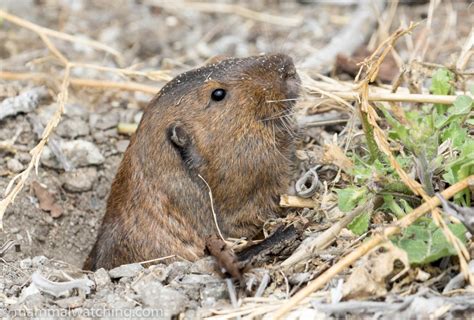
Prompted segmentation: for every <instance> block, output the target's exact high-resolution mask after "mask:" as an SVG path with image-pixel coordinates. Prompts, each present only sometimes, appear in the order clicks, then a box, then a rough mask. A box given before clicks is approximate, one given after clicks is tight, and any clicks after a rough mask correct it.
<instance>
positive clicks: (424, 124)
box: [337, 69, 474, 264]
mask: <svg viewBox="0 0 474 320" xmlns="http://www.w3.org/2000/svg"><path fill="white" fill-rule="evenodd" d="M454 81H455V76H454V74H453V73H451V72H450V71H449V70H447V69H440V70H437V71H436V72H435V73H434V74H433V78H432V85H431V88H430V89H431V92H432V93H433V94H436V95H451V94H454V92H455V87H454V85H455V82H454ZM378 109H379V110H380V111H381V113H382V114H383V115H384V118H385V120H386V121H387V124H388V125H389V128H390V129H389V133H388V137H389V139H390V142H391V144H392V145H393V146H395V147H397V148H396V149H398V152H396V153H394V154H395V156H396V158H397V162H398V163H399V164H400V166H401V167H402V168H403V169H404V171H405V172H412V173H416V176H417V178H418V180H419V182H420V183H421V184H422V186H423V188H424V189H425V191H426V192H427V193H428V194H430V195H434V193H435V191H437V186H445V185H453V184H455V183H456V182H458V181H460V180H462V179H464V178H466V177H468V176H469V175H471V174H474V138H473V137H472V136H471V135H470V134H469V128H471V130H472V126H473V125H474V119H473V117H472V114H473V112H474V102H473V100H472V98H471V97H469V96H467V95H460V96H458V97H457V98H456V100H455V101H454V103H453V104H452V105H443V104H434V105H423V106H421V107H418V108H417V109H412V110H410V111H407V112H406V113H405V116H404V119H402V120H399V119H398V118H396V117H395V116H393V115H392V112H391V111H392V110H388V109H386V108H384V107H383V106H381V105H380V106H378ZM373 155H374V152H370V153H369V154H364V155H357V154H352V155H349V156H350V157H351V158H352V160H353V161H354V168H353V170H352V172H351V176H352V185H351V186H349V187H347V188H345V189H340V190H337V193H338V206H339V209H340V210H341V211H343V212H348V211H350V210H352V209H354V208H355V207H356V206H358V205H360V204H362V203H364V202H365V201H367V199H368V197H374V196H380V197H381V198H382V199H383V203H382V205H381V207H380V208H379V209H378V210H379V211H382V212H385V213H387V214H390V215H393V216H394V218H396V219H399V218H402V217H403V216H405V215H406V214H407V213H408V212H410V211H411V210H412V208H413V207H414V206H415V205H418V204H419V203H420V199H418V198H417V197H415V196H414V195H413V193H412V192H411V191H410V190H409V189H408V188H407V187H406V186H405V185H404V184H403V183H402V181H401V180H400V178H399V176H398V174H397V173H396V172H395V170H394V169H393V168H392V166H391V165H390V164H389V162H388V161H387V159H386V158H385V157H384V156H383V155H381V154H379V156H378V158H376V159H374V157H373ZM454 200H455V202H456V203H458V204H460V205H463V206H470V205H471V194H470V191H469V190H465V191H464V192H462V193H459V194H457V195H456V197H455V198H454ZM370 218H371V217H370V213H368V212H365V213H363V214H361V215H359V216H358V217H357V218H355V219H354V220H353V221H352V223H351V224H350V225H349V229H351V231H353V232H354V233H356V234H358V235H360V234H363V233H365V232H367V231H368V229H369V226H370V223H369V222H370ZM448 227H449V228H450V229H451V231H452V232H453V233H454V234H455V235H456V236H457V237H458V238H460V239H461V240H463V241H466V239H465V237H464V236H463V234H464V232H465V228H464V226H463V225H460V224H448ZM392 241H393V242H394V243H395V244H397V245H398V246H399V247H400V248H402V249H404V250H406V251H407V253H408V256H409V258H410V262H411V263H416V264H423V263H429V262H431V261H434V260H436V259H439V258H441V257H444V256H448V255H452V254H455V251H454V248H452V247H451V245H450V244H449V243H448V242H447V240H446V239H445V238H444V235H443V234H442V232H441V230H439V229H438V227H437V226H436V225H435V224H434V223H433V222H432V221H431V220H429V221H428V220H426V219H420V220H419V221H417V222H415V223H414V224H413V225H412V226H410V227H409V228H407V229H406V230H404V233H403V234H402V235H400V236H398V237H394V238H393V239H392ZM433 241H435V242H433ZM433 243H435V244H436V246H437V247H429V248H428V247H426V248H424V247H423V246H425V245H427V244H431V245H432V244H433ZM416 252H418V253H416Z"/></svg>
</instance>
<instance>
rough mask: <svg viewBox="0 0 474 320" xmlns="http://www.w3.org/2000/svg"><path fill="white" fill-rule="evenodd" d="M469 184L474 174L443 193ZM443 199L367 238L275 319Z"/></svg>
mask: <svg viewBox="0 0 474 320" xmlns="http://www.w3.org/2000/svg"><path fill="white" fill-rule="evenodd" d="M469 186H474V175H471V176H469V177H467V178H466V179H464V180H462V181H459V182H458V183H456V184H454V185H452V186H450V187H449V188H447V189H446V190H444V191H443V192H442V193H441V195H442V196H443V197H444V198H445V199H450V198H451V197H453V196H454V195H456V194H457V193H459V192H461V191H462V190H464V189H465V188H467V187H469ZM440 204H441V201H440V200H439V198H438V197H436V196H435V197H432V198H430V199H429V200H428V201H426V202H425V203H423V204H422V205H421V206H419V207H418V208H416V209H415V210H413V211H412V212H410V213H409V214H407V215H406V216H405V217H404V218H402V219H401V220H399V221H398V222H397V223H396V224H395V225H392V226H389V227H387V228H385V229H384V230H383V231H382V232H381V233H380V234H376V235H374V236H373V237H372V238H370V239H369V240H367V241H366V242H364V243H362V245H361V246H360V247H358V248H357V249H356V250H354V251H353V252H351V253H349V254H348V255H347V256H345V257H344V258H342V259H341V260H339V262H337V263H336V264H335V265H333V266H332V267H331V268H329V269H328V270H327V271H326V272H324V273H323V274H322V275H321V276H319V277H318V278H316V279H315V280H313V281H311V282H310V283H309V284H308V285H307V286H306V287H305V288H303V289H302V290H301V291H299V292H298V293H297V294H295V295H294V296H293V298H291V299H290V300H289V301H288V302H286V303H285V304H284V305H283V306H282V307H281V308H280V309H278V310H277V312H276V313H275V314H274V315H273V318H274V319H279V318H281V317H283V316H284V315H285V314H286V313H288V312H289V311H290V310H291V309H292V308H293V307H295V306H296V305H298V304H299V303H300V302H301V301H302V300H303V299H305V298H306V297H307V296H309V295H310V294H311V293H313V292H314V291H316V290H318V289H321V288H322V287H323V286H324V285H325V284H326V283H328V282H329V281H330V280H331V279H332V278H334V277H335V276H336V275H337V274H339V273H340V272H341V271H342V270H344V269H346V268H347V267H349V266H350V265H352V264H353V263H354V262H355V261H356V260H357V259H359V258H361V257H362V256H364V255H365V254H366V253H367V252H369V251H371V250H372V249H374V248H375V247H377V246H378V245H380V244H382V243H383V242H385V241H387V238H389V237H391V236H393V235H395V234H397V233H400V232H401V230H402V229H403V228H406V227H407V226H409V225H410V224H412V223H413V222H414V221H416V220H417V219H418V218H420V217H421V216H423V215H424V214H425V213H427V212H428V211H430V210H433V208H435V207H436V206H439V205H440Z"/></svg>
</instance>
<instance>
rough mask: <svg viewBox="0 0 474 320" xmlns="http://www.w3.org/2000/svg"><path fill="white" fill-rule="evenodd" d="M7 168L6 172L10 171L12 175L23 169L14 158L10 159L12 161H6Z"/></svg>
mask: <svg viewBox="0 0 474 320" xmlns="http://www.w3.org/2000/svg"><path fill="white" fill-rule="evenodd" d="M7 168H8V170H10V171H11V172H14V173H18V172H21V171H23V169H24V167H23V165H22V164H21V162H20V161H18V160H17V159H15V158H12V159H10V160H8V162H7Z"/></svg>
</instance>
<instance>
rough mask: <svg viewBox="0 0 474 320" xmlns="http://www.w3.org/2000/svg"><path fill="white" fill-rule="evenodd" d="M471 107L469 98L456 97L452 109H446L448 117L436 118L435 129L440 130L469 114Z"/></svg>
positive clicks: (471, 103)
mask: <svg viewBox="0 0 474 320" xmlns="http://www.w3.org/2000/svg"><path fill="white" fill-rule="evenodd" d="M472 107H473V101H472V98H471V97H469V96H458V97H457V98H456V100H454V103H453V105H452V107H450V108H449V109H447V113H448V116H438V117H436V119H435V127H436V128H438V129H440V128H442V127H444V126H445V125H447V124H449V123H451V122H452V121H454V120H455V119H459V118H462V117H464V116H466V115H468V114H469V112H470V111H471V109H472Z"/></svg>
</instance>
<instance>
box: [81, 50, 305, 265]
mask: <svg viewBox="0 0 474 320" xmlns="http://www.w3.org/2000/svg"><path fill="white" fill-rule="evenodd" d="M298 87H299V78H298V76H297V74H296V72H295V68H294V65H293V62H292V60H291V58H289V57H288V56H286V55H266V56H258V57H249V58H243V59H227V60H224V61H221V62H218V63H216V64H212V65H206V66H204V67H201V68H198V69H195V70H191V71H189V72H186V73H183V74H181V75H179V76H178V77H176V78H175V79H173V80H172V81H170V82H169V83H168V84H167V85H166V86H165V87H163V89H162V90H161V91H160V93H158V95H157V96H156V97H155V98H154V99H153V100H152V101H151V102H150V104H149V106H148V107H147V109H146V110H145V113H144V115H143V118H142V121H141V122H140V125H139V126H138V129H137V132H136V133H135V135H134V136H133V137H132V138H131V141H130V145H129V147H128V149H127V151H126V152H125V155H124V158H123V160H122V163H121V165H120V167H119V169H118V172H117V175H116V177H115V180H114V182H113V184H112V190H111V193H110V196H109V199H108V203H107V212H106V214H105V216H104V219H103V223H102V226H101V228H100V230H99V235H98V238H97V242H96V243H95V245H94V247H93V249H92V252H91V253H90V256H89V258H88V259H87V261H86V263H85V266H84V267H85V268H86V269H91V270H96V269H98V268H101V267H103V268H106V269H109V268H113V267H116V266H118V265H121V264H125V263H132V262H139V261H145V260H149V259H154V258H159V257H163V256H167V255H173V254H176V255H179V256H180V257H183V258H185V259H189V260H196V259H197V258H199V257H202V256H203V255H204V240H205V237H206V236H207V235H210V234H216V233H217V231H216V230H217V229H216V226H215V223H214V219H213V214H212V210H211V202H210V198H209V194H208V193H209V190H208V188H207V186H206V185H205V183H204V182H203V181H202V180H201V178H199V176H198V175H201V176H202V177H203V178H204V179H205V180H206V181H207V183H208V184H209V186H210V188H211V190H212V195H213V202H214V208H215V212H216V214H217V220H218V225H219V228H220V230H221V231H222V233H223V234H224V236H226V237H253V236H255V235H256V234H257V233H258V232H259V230H260V228H261V227H262V225H263V222H264V221H265V220H266V219H268V218H269V217H272V216H274V215H275V214H278V213H280V212H281V209H280V208H279V206H278V196H279V194H281V193H282V192H285V190H286V189H287V187H288V185H289V178H290V166H291V159H292V158H293V154H294V150H293V148H294V145H293V134H292V132H291V128H290V126H289V123H288V119H289V117H288V114H289V113H290V112H291V108H292V106H293V104H294V102H293V101H278V100H284V99H294V98H296V97H297V95H298ZM217 88H223V89H225V90H226V92H227V93H226V96H225V98H224V99H223V100H222V101H213V100H212V99H211V93H212V92H213V90H215V89H217ZM275 100H277V101H275ZM285 115H286V116H285ZM282 116H283V117H282ZM171 128H177V129H176V130H175V131H172V129H171ZM170 130H171V131H170ZM172 132H177V134H178V136H179V138H180V139H178V145H177V144H176V140H173V139H172V138H170V136H171V135H172Z"/></svg>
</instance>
